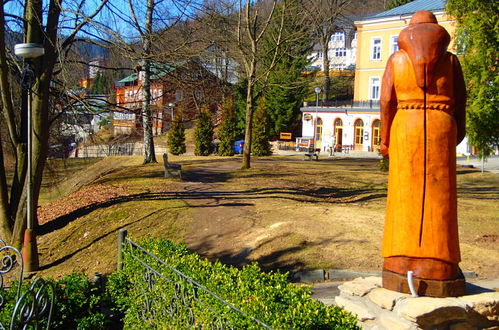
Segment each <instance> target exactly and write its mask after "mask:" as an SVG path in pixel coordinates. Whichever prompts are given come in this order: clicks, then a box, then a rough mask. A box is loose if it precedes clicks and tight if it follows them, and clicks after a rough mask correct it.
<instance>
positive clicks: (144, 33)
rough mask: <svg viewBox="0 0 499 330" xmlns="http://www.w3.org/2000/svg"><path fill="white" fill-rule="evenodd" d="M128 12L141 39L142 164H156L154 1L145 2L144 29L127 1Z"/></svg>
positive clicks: (130, 3) (130, 2)
mask: <svg viewBox="0 0 499 330" xmlns="http://www.w3.org/2000/svg"><path fill="white" fill-rule="evenodd" d="M128 4H129V7H130V12H131V14H132V18H133V21H134V24H135V28H136V29H137V31H138V32H139V34H140V38H141V39H142V55H143V57H144V59H143V62H142V63H143V65H144V66H143V68H141V70H143V72H144V78H143V83H142V127H143V129H144V164H147V163H156V162H157V161H156V155H155V153H154V140H153V135H152V120H151V112H150V109H149V107H150V105H151V89H150V86H151V80H150V76H151V60H150V55H151V38H152V19H153V11H154V8H155V6H156V1H155V0H147V5H146V6H147V7H146V18H145V27H144V29H142V28H141V26H140V24H139V21H138V20H137V16H136V15H135V10H134V8H133V5H132V1H131V0H129V1H128Z"/></svg>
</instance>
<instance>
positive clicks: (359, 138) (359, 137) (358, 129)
mask: <svg viewBox="0 0 499 330" xmlns="http://www.w3.org/2000/svg"><path fill="white" fill-rule="evenodd" d="M354 126H355V147H356V148H355V149H356V150H357V149H358V148H360V147H361V146H362V144H363V143H364V136H363V135H364V122H363V121H362V119H357V120H356V121H355V124H354ZM357 147H358V148H357Z"/></svg>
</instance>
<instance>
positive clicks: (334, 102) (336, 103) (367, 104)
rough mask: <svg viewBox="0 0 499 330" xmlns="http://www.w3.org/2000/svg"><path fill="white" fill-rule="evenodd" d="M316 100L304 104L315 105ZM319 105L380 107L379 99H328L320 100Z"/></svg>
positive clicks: (306, 105) (307, 105)
mask: <svg viewBox="0 0 499 330" xmlns="http://www.w3.org/2000/svg"><path fill="white" fill-rule="evenodd" d="M315 105H316V102H315V101H309V102H304V104H303V106H305V107H315ZM318 105H319V107H333V108H340V107H343V108H345V107H348V108H368V109H377V108H379V100H363V101H353V100H328V101H319V102H318Z"/></svg>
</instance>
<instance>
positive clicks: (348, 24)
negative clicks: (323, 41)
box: [308, 19, 357, 71]
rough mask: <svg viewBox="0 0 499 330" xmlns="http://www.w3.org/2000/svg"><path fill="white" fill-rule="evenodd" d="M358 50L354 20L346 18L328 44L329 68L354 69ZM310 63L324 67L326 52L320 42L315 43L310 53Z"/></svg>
mask: <svg viewBox="0 0 499 330" xmlns="http://www.w3.org/2000/svg"><path fill="white" fill-rule="evenodd" d="M356 52H357V34H356V33H355V26H354V24H353V20H350V19H344V20H342V21H341V22H340V24H339V26H338V30H337V31H336V32H335V33H334V34H333V35H332V36H331V40H330V41H329V44H328V56H329V69H330V70H333V71H341V70H353V68H354V67H355V57H356ZM308 58H309V60H310V65H311V66H312V67H315V68H318V69H319V70H321V71H322V70H323V69H324V63H323V58H324V54H323V52H322V48H321V46H320V44H318V43H317V44H315V45H314V47H313V48H312V53H311V54H310V55H309V57H308Z"/></svg>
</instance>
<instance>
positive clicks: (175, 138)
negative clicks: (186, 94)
mask: <svg viewBox="0 0 499 330" xmlns="http://www.w3.org/2000/svg"><path fill="white" fill-rule="evenodd" d="M181 114H182V109H181V108H180V107H179V109H178V110H177V112H176V113H175V120H174V121H173V122H172V123H171V124H170V129H169V130H168V134H167V137H168V140H167V142H166V145H167V146H168V151H169V152H170V153H171V154H172V155H176V156H178V155H181V154H183V153H185V151H186V147H185V128H184V123H183V122H182V121H181V120H180V117H181Z"/></svg>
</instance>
